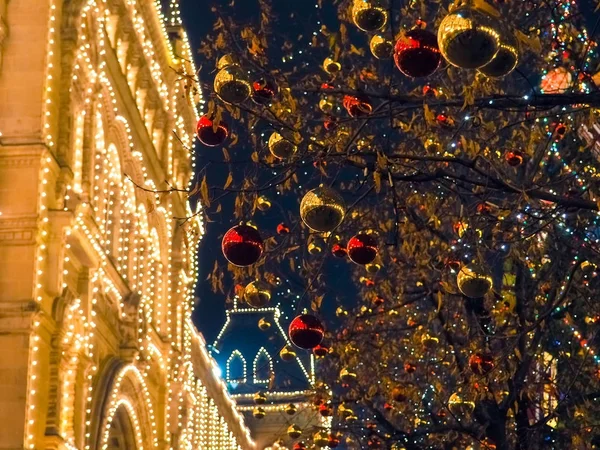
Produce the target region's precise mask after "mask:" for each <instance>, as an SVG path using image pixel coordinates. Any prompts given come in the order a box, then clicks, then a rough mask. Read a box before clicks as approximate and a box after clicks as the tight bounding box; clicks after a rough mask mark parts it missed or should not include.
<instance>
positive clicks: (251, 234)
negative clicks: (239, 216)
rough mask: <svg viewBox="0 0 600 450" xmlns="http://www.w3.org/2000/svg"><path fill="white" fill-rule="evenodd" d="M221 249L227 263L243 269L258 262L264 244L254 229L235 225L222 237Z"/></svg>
mask: <svg viewBox="0 0 600 450" xmlns="http://www.w3.org/2000/svg"><path fill="white" fill-rule="evenodd" d="M221 248H222V250H223V255H225V258H227V261H229V262H230V263H231V264H233V265H235V266H239V267H245V266H250V265H252V264H254V263H255V262H256V261H258V260H259V258H260V257H261V255H262V252H263V250H264V244H263V240H262V238H261V237H260V233H259V232H258V230H257V229H256V228H252V227H251V226H249V225H236V226H235V227H233V228H230V229H229V231H227V233H225V236H223V242H222V244H221Z"/></svg>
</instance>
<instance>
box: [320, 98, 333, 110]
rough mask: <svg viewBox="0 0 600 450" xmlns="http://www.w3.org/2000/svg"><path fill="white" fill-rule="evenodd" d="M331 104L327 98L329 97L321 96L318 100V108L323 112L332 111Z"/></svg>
mask: <svg viewBox="0 0 600 450" xmlns="http://www.w3.org/2000/svg"><path fill="white" fill-rule="evenodd" d="M333 106H334V105H333V102H332V101H331V100H329V97H326V98H322V99H321V100H320V101H319V109H320V110H321V111H322V112H324V113H325V114H329V113H330V112H331V111H333Z"/></svg>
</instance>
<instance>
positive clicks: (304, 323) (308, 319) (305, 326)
mask: <svg viewBox="0 0 600 450" xmlns="http://www.w3.org/2000/svg"><path fill="white" fill-rule="evenodd" d="M288 332H289V335H290V340H291V341H292V343H293V344H294V345H295V346H296V347H299V348H303V349H306V350H310V349H313V348H315V347H316V346H317V345H319V344H320V343H321V341H322V340H323V334H324V333H325V328H324V327H323V324H322V323H321V321H320V320H319V319H317V318H316V317H315V316H312V315H310V314H302V315H300V316H298V317H296V318H295V319H294V320H292V323H290V328H289V331H288Z"/></svg>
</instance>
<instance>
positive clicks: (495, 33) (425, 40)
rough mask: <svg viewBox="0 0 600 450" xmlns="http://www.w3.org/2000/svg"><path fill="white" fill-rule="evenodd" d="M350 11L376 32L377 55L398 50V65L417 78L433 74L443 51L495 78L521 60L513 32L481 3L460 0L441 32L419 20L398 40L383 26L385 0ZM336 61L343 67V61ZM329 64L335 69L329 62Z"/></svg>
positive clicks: (357, 4) (359, 0) (360, 2)
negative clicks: (392, 38) (385, 31)
mask: <svg viewBox="0 0 600 450" xmlns="http://www.w3.org/2000/svg"><path fill="white" fill-rule="evenodd" d="M482 6H483V8H482ZM351 15H352V20H353V22H354V24H355V25H356V26H357V27H358V28H359V29H360V30H362V31H367V32H375V34H374V35H373V36H372V38H371V41H370V44H369V47H370V49H371V53H372V54H373V56H375V57H376V58H377V59H387V58H389V57H391V56H392V54H393V56H394V60H395V62H396V66H397V67H398V70H400V72H402V73H403V74H404V75H406V76H409V77H412V78H418V77H426V76H429V75H431V74H433V73H434V72H435V71H436V70H437V68H438V67H439V65H440V62H441V56H443V57H444V58H445V59H446V61H448V62H449V63H450V64H452V65H453V66H456V67H460V68H463V69H477V70H479V71H480V72H481V73H483V74H484V75H486V76H488V77H491V78H499V77H503V76H506V75H508V74H509V73H511V72H512V71H513V70H514V69H515V68H516V66H517V64H518V62H519V43H518V40H517V38H516V37H515V35H514V33H513V32H512V31H511V30H510V29H509V27H507V26H506V25H504V24H503V23H502V22H501V21H500V20H499V19H498V18H497V17H496V12H495V10H494V9H493V8H492V7H491V6H489V7H488V6H487V5H485V4H483V3H482V2H480V3H479V4H478V5H477V6H474V5H473V4H472V2H471V1H469V0H463V1H462V2H459V5H458V7H456V8H455V9H454V10H452V11H451V12H450V14H448V15H447V16H446V17H445V18H444V19H443V20H442V23H441V24H440V27H439V29H438V33H437V37H436V36H435V34H433V33H432V32H430V31H428V30H425V29H424V26H425V24H424V23H423V22H421V21H419V23H418V25H417V27H415V28H413V29H411V30H409V31H406V32H402V33H401V35H400V37H399V38H398V39H397V41H396V43H395V44H393V43H392V41H391V40H390V39H387V38H386V37H385V35H384V33H383V31H382V29H383V28H384V27H385V25H386V23H387V21H388V12H387V8H386V7H385V6H384V5H383V3H382V2H381V0H354V2H353V3H352V11H351ZM336 64H337V67H336V68H335V69H336V70H335V72H339V71H340V70H341V66H339V63H336ZM324 68H325V70H326V71H328V72H329V73H333V71H329V70H328V69H329V67H328V66H327V65H324Z"/></svg>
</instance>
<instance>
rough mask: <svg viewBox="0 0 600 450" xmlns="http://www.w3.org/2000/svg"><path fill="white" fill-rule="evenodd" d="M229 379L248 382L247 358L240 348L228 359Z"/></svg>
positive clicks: (230, 380) (235, 381)
mask: <svg viewBox="0 0 600 450" xmlns="http://www.w3.org/2000/svg"><path fill="white" fill-rule="evenodd" d="M227 381H228V382H230V383H245V382H246V360H245V359H244V357H243V356H242V354H241V353H240V352H239V351H238V350H234V351H233V352H232V353H231V356H229V359H228V360H227Z"/></svg>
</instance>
